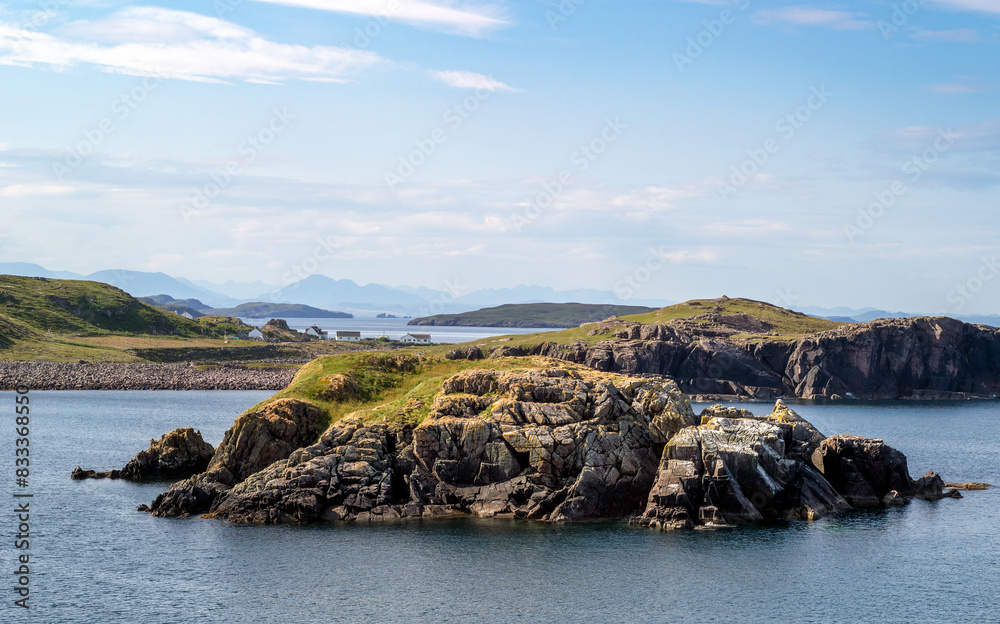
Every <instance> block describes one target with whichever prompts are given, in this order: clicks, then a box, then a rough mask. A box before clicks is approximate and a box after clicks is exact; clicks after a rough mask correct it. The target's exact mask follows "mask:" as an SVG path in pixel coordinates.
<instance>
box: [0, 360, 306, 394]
mask: <svg viewBox="0 0 1000 624" xmlns="http://www.w3.org/2000/svg"><path fill="white" fill-rule="evenodd" d="M296 372H297V369H294V368H245V367H242V366H236V365H226V364H221V365H219V367H218V368H212V369H208V370H202V369H198V368H195V367H193V366H191V365H190V364H122V363H93V364H77V363H67V362H3V361H0V390H13V389H14V388H17V387H18V386H27V387H28V388H30V389H32V390H281V389H282V388H284V387H285V386H287V385H288V384H289V382H291V380H292V377H294V376H295V373H296Z"/></svg>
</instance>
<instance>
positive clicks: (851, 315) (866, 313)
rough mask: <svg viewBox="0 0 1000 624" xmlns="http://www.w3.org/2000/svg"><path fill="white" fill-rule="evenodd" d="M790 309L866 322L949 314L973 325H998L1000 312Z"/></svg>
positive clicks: (837, 318) (800, 307) (811, 307)
mask: <svg viewBox="0 0 1000 624" xmlns="http://www.w3.org/2000/svg"><path fill="white" fill-rule="evenodd" d="M789 308H790V309H792V310H795V311H796V312H801V313H803V314H808V315H809V316H816V317H819V318H825V319H830V320H831V321H846V322H851V323H867V322H869V321H874V320H875V319H880V318H915V317H918V316H950V317H951V318H956V319H958V320H960V321H965V322H966V323H973V324H975V325H991V326H993V327H1000V314H956V313H947V314H930V313H926V312H921V313H914V312H888V311H886V310H879V309H878V308H860V309H855V308H820V307H816V306H806V307H802V306H789Z"/></svg>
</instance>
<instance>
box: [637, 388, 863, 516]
mask: <svg viewBox="0 0 1000 624" xmlns="http://www.w3.org/2000/svg"><path fill="white" fill-rule="evenodd" d="M706 412H707V413H705V412H703V418H707V422H704V424H702V425H699V426H697V427H689V428H686V429H684V430H682V431H680V432H679V433H678V434H677V435H676V436H674V437H673V438H672V439H671V440H670V442H669V443H668V444H667V445H666V447H665V448H664V450H663V457H662V458H661V461H660V466H659V473H658V476H657V481H656V483H655V484H654V486H653V488H652V489H651V490H650V493H649V497H648V501H647V505H646V509H645V511H644V512H643V513H642V514H641V515H640V516H637V517H635V518H633V519H632V523H633V524H637V525H641V526H651V527H654V528H660V529H678V528H689V527H694V526H699V525H738V524H745V523H747V522H753V521H758V520H765V519H767V520H773V519H778V518H805V519H810V520H811V519H815V518H819V517H821V516H823V515H826V514H828V513H830V512H832V511H836V510H838V509H846V508H848V507H849V505H848V504H847V502H846V501H845V500H844V499H843V498H842V497H841V496H840V495H839V494H838V493H837V492H836V491H835V490H834V488H833V487H832V486H831V485H830V483H829V482H827V480H826V479H824V478H823V476H822V475H821V474H820V473H819V472H818V471H817V470H815V469H814V468H813V467H812V466H811V465H810V464H809V463H808V462H807V461H805V456H806V453H807V452H808V451H809V449H810V448H812V447H813V446H816V445H818V444H819V443H820V441H821V439H822V434H820V433H819V432H818V431H816V429H815V428H813V427H812V425H810V424H809V423H807V422H806V421H805V420H803V419H802V418H801V417H799V416H798V415H797V414H795V413H794V412H793V411H792V410H790V409H788V407H787V406H785V405H784V403H782V402H781V401H778V403H777V404H776V405H775V408H774V411H773V412H772V413H771V414H770V415H768V416H767V417H765V418H756V417H754V416H753V415H752V414H750V413H748V412H746V410H738V411H737V410H734V411H733V412H729V411H728V410H726V408H721V407H719V406H715V407H713V408H710V409H708V410H706ZM734 412H735V413H734ZM713 413H719V414H732V415H734V416H737V417H736V418H732V417H727V416H712V414H713Z"/></svg>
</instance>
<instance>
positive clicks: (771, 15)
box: [753, 5, 872, 30]
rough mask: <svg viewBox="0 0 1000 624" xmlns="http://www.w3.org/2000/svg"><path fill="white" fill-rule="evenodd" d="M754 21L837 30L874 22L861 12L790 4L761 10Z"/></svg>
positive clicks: (859, 26) (854, 27)
mask: <svg viewBox="0 0 1000 624" xmlns="http://www.w3.org/2000/svg"><path fill="white" fill-rule="evenodd" d="M753 19H754V22H755V23H757V24H762V25H765V26H770V25H782V24H790V25H793V26H823V27H827V28H833V29H835V30H868V29H870V28H872V23H871V21H869V20H868V19H866V18H865V17H864V15H863V14H861V13H855V12H853V11H839V10H829V9H816V8H813V7H809V6H802V5H798V6H790V7H782V8H780V9H772V10H761V11H757V12H756V13H754V16H753Z"/></svg>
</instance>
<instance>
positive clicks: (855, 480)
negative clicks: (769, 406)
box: [812, 435, 944, 507]
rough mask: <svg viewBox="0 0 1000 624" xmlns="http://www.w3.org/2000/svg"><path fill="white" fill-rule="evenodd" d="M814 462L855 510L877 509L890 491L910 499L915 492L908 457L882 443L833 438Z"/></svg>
mask: <svg viewBox="0 0 1000 624" xmlns="http://www.w3.org/2000/svg"><path fill="white" fill-rule="evenodd" d="M812 463H813V465H814V466H816V468H817V469H818V470H819V471H820V472H821V473H823V476H824V477H826V479H827V480H828V481H829V482H830V483H831V484H833V487H834V488H835V489H836V490H837V491H838V492H840V493H841V494H842V495H843V496H844V498H845V499H847V502H849V503H850V504H851V505H852V506H854V507H878V506H879V505H881V504H882V500H883V499H884V498H885V496H886V495H887V494H888V493H889V492H890V491H891V490H895V491H896V492H897V493H898V494H899V495H901V496H903V497H907V498H910V497H913V496H914V493H915V491H914V483H913V479H911V478H910V474H909V471H908V470H907V467H906V456H905V455H903V454H902V453H900V452H899V451H897V450H896V449H894V448H892V447H891V446H889V445H888V444H886V443H885V442H883V441H882V440H878V439H870V438H861V437H858V436H850V435H837V436H833V437H830V438H827V439H825V440H823V441H822V442H821V443H820V445H819V447H818V448H817V449H816V450H815V451H814V452H813V454H812ZM938 480H939V481H940V477H939V478H938ZM943 484H944V482H943V481H942V482H941V485H943ZM930 485H931V484H930V483H928V484H927V485H926V486H924V487H925V488H926V489H928V491H929V488H930Z"/></svg>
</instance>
